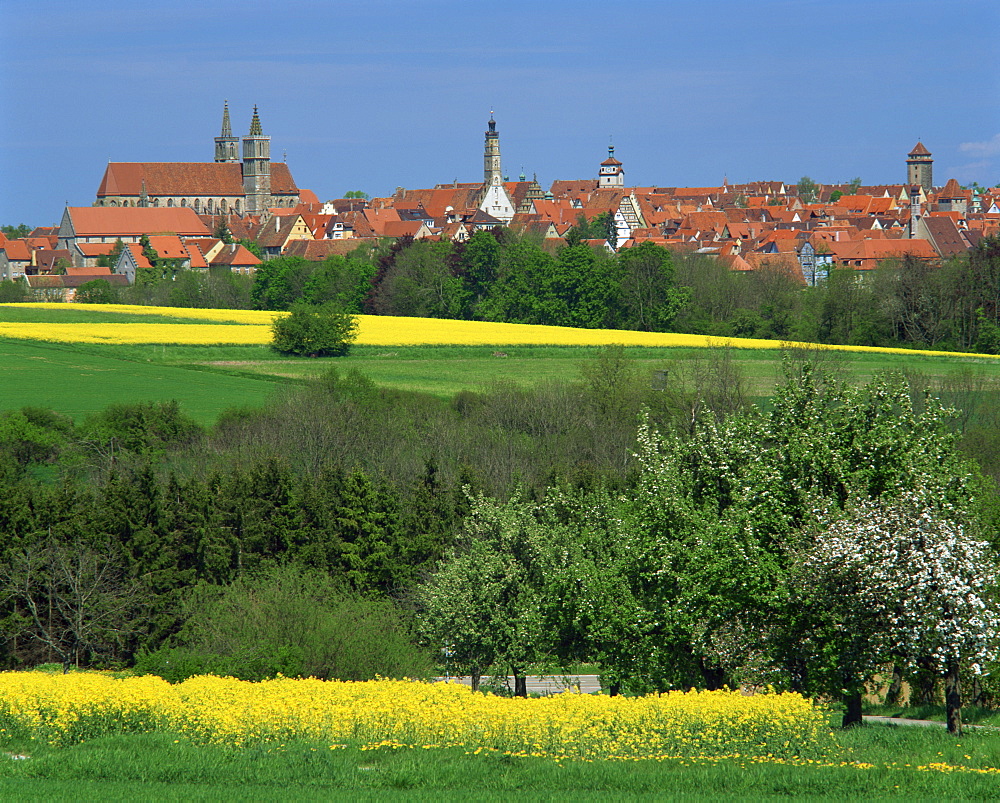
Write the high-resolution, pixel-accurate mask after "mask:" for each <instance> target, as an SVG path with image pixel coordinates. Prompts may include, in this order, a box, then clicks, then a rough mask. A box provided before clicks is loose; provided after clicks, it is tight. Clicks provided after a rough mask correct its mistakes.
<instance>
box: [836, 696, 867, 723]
mask: <svg viewBox="0 0 1000 803" xmlns="http://www.w3.org/2000/svg"><path fill="white" fill-rule="evenodd" d="M862 722H863V720H862V718H861V693H860V692H859V693H858V694H850V695H848V696H847V699H845V700H844V719H843V721H842V722H841V723H840V726H841V727H842V728H853V727H854V726H855V725H860V724H861V723H862Z"/></svg>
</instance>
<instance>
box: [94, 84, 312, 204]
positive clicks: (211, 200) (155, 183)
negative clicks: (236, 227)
mask: <svg viewBox="0 0 1000 803" xmlns="http://www.w3.org/2000/svg"><path fill="white" fill-rule="evenodd" d="M239 147H240V139H239V137H234V136H233V131H232V125H231V123H230V120H229V104H228V102H227V103H226V104H224V106H223V111H222V133H221V135H220V136H218V137H216V138H215V161H214V162H109V163H108V167H107V169H106V170H105V171H104V178H103V179H102V180H101V186H100V187H99V188H98V190H97V200H96V201H95V202H94V206H122V207H124V206H128V207H133V206H135V207H189V208H191V209H193V210H194V211H195V213H197V214H201V215H214V214H231V213H235V214H238V215H243V214H251V215H262V216H264V217H266V216H267V214H268V210H269V209H272V208H274V207H284V208H291V207H294V206H297V205H298V203H299V188H298V187H297V186H296V185H295V180H294V179H293V178H292V174H291V172H290V171H289V169H288V165H286V164H285V163H284V162H274V163H272V162H271V138H270V137H269V136H267V135H265V134H264V131H263V128H262V127H261V124H260V117H259V116H258V114H257V107H256V106H254V110H253V118H252V119H251V121H250V132H249V133H248V134H247V135H246V136H244V137H243V159H242V161H240V156H239Z"/></svg>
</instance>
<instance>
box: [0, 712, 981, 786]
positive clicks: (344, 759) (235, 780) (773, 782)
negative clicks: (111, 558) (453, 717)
mask: <svg viewBox="0 0 1000 803" xmlns="http://www.w3.org/2000/svg"><path fill="white" fill-rule="evenodd" d="M838 738H839V740H840V742H841V745H842V749H843V756H842V759H843V760H844V761H846V762H849V763H848V764H846V765H842V764H841V762H840V760H835V761H831V762H827V763H826V764H824V765H805V766H792V765H787V764H781V763H755V762H748V761H740V760H738V759H726V760H721V761H719V760H712V761H697V760H694V761H692V760H690V759H688V760H684V761H681V760H676V761H664V762H654V761H640V762H617V761H594V762H577V761H564V762H555V761H551V760H546V759H537V758H523V757H514V756H507V755H503V754H495V753H494V754H489V753H487V754H481V755H478V756H476V755H469V754H467V752H466V751H465V750H462V749H458V748H449V749H419V748H418V749H408V748H403V749H389V748H382V749H375V750H362V749H359V746H358V745H353V746H348V747H347V748H346V749H335V750H331V749H330V747H329V745H326V744H313V743H308V742H292V743H287V744H280V745H278V744H273V745H267V746H256V747H248V748H242V749H232V748H225V747H212V746H199V745H195V744H192V743H191V742H189V741H187V740H184V739H177V738H176V737H174V736H172V735H170V734H162V733H160V734H149V735H135V736H111V737H104V738H100V739H95V740H93V741H91V742H86V743H83V744H79V745H76V746H73V747H67V748H53V747H49V746H46V745H39V744H34V743H27V744H25V743H23V742H22V743H16V742H11V741H7V742H6V743H3V751H4V752H5V753H7V754H14V755H28V756H30V758H27V759H23V760H21V759H18V760H15V759H10V760H6V761H5V760H2V759H3V758H4V755H3V754H2V753H0V782H2V787H3V789H4V795H5V797H7V798H8V799H19V800H54V799H60V800H62V799H65V800H98V799H100V800H136V799H140V800H146V799H149V800H153V799H156V800H246V799H253V800H288V799H293V798H294V799H296V800H329V799H340V798H342V799H347V798H356V797H358V796H363V797H366V798H376V797H377V798H383V797H390V796H391V797H393V798H402V799H415V800H416V799H431V798H433V799H435V800H496V799H512V798H514V797H516V798H517V799H519V800H521V799H524V800H543V799H544V800H608V799H611V800H614V799H625V798H628V799H635V798H640V799H641V798H648V799H654V798H655V799H657V800H670V799H684V800H690V799H694V800H717V799H720V798H737V799H750V798H752V799H755V800H761V799H764V800H766V799H776V798H785V799H787V798H788V797H790V796H794V797H796V798H805V799H862V798H865V799H870V798H872V797H877V798H880V799H890V800H891V799H900V800H901V799H905V798H911V799H912V798H914V797H915V798H917V799H932V798H933V799H954V800H959V799H987V798H993V797H996V796H997V795H998V786H997V783H998V778H997V776H996V775H995V774H990V775H983V774H977V773H971V772H963V771H958V772H955V771H950V772H949V771H933V770H931V771H928V770H920V769H917V767H918V766H925V767H927V766H929V765H932V764H941V765H950V766H951V767H956V766H961V767H992V766H996V764H997V756H998V755H1000V736H987V735H980V734H970V735H968V736H965V737H962V738H961V739H957V740H956V739H954V738H952V737H949V736H948V735H947V734H946V733H944V732H943V730H942V731H941V732H938V731H930V730H928V729H924V728H891V727H881V726H866V727H863V728H858V729H855V730H853V731H850V732H847V733H841V734H838Z"/></svg>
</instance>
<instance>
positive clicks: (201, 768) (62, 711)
mask: <svg viewBox="0 0 1000 803" xmlns="http://www.w3.org/2000/svg"><path fill="white" fill-rule="evenodd" d="M831 715H832V712H830V711H828V710H824V709H822V708H819V707H815V706H813V705H812V704H810V703H809V702H808V701H807V700H804V699H803V698H801V697H798V696H797V695H792V694H762V695H756V696H749V697H747V696H744V695H742V694H740V693H738V692H726V691H722V692H689V693H683V692H670V693H668V694H665V695H662V696H653V697H643V698H633V699H629V698H621V697H618V698H609V697H605V696H589V695H579V694H573V693H566V694H562V695H558V696H556V697H547V698H538V699H526V700H522V699H505V698H497V697H492V696H487V695H481V694H475V693H473V692H471V691H470V690H468V689H467V688H465V687H458V686H453V685H446V684H427V683H421V682H411V681H371V682H367V683H351V684H345V683H338V682H322V681H315V680H290V679H285V678H279V679H278V680H275V681H266V682H264V683H256V684H254V683H244V682H241V681H235V680H232V679H223V678H212V677H201V678H191V679H190V680H188V681H185V682H184V683H181V684H177V685H175V686H171V685H169V684H167V683H165V682H164V681H161V680H159V679H158V678H151V677H135V678H123V679H113V678H111V677H108V676H102V675H97V674H94V673H80V674H71V675H66V676H61V675H54V676H53V675H45V674H43V673H37V672H36V673H5V674H3V675H0V747H2V750H3V752H2V753H0V759H2V758H4V757H6V758H7V759H8V760H0V779H2V783H3V788H4V790H5V791H6V792H7V793H8V794H10V795H12V796H17V797H18V798H19V799H43V798H47V799H56V798H63V797H68V798H72V799H98V798H100V799H104V800H107V799H135V798H136V797H137V796H138V797H141V798H146V797H149V798H152V797H154V796H155V797H156V798H158V799H161V798H162V799H168V800H175V799H196V800H199V799H204V800H208V799H221V800H231V799H232V800H234V799H247V798H252V799H266V800H270V799H275V800H277V799H288V797H289V796H294V797H295V798H296V799H299V798H302V799H321V798H326V799H329V798H330V797H339V796H345V797H346V796H349V795H357V794H362V793H365V794H369V795H371V794H378V795H380V796H385V795H392V796H393V797H396V796H399V797H404V798H407V797H413V798H425V797H429V796H433V797H435V798H444V799H459V798H461V799H496V798H497V797H511V796H514V795H516V796H517V797H518V798H527V799H534V798H539V799H541V798H544V799H581V798H582V799H598V798H600V799H608V798H609V797H610V798H612V799H615V798H619V799H620V798H623V797H629V798H633V797H650V798H653V797H655V798H657V799H675V798H677V799H679V798H684V799H690V798H694V799H713V798H715V799H717V798H718V797H720V796H727V797H753V798H755V799H767V798H770V797H772V796H775V797H777V796H784V797H787V796H791V795H794V796H796V797H807V798H839V799H844V798H846V799H852V798H862V797H868V798H870V797H879V798H887V799H902V798H904V797H913V796H917V797H919V798H922V799H925V798H926V799H929V798H937V799H943V798H947V799H963V798H969V799H985V798H988V797H993V796H995V795H996V791H995V790H996V784H997V780H998V779H997V775H998V774H1000V769H998V768H997V756H998V754H1000V753H998V747H1000V736H997V735H995V734H991V733H985V732H978V733H970V734H967V735H965V736H963V737H962V738H960V739H955V738H953V737H949V736H947V735H946V734H945V733H944V732H943V730H942V731H938V730H928V729H924V728H890V727H881V726H870V727H863V728H858V729H855V730H853V731H849V732H837V731H834V730H833V729H832V728H831V727H829V722H830V717H831Z"/></svg>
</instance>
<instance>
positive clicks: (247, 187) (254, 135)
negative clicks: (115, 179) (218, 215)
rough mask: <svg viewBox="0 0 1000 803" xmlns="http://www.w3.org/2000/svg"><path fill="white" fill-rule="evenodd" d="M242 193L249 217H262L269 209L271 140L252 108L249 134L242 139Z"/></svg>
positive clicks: (254, 108) (255, 109)
mask: <svg viewBox="0 0 1000 803" xmlns="http://www.w3.org/2000/svg"><path fill="white" fill-rule="evenodd" d="M243 191H244V192H245V193H246V203H247V209H246V211H247V212H249V213H250V214H251V215H262V214H265V213H266V212H267V210H268V209H269V208H270V207H271V138H270V137H269V136H265V134H264V130H263V129H262V128H261V125H260V118H259V117H258V116H257V107H256V106H254V107H253V119H252V120H251V121H250V133H249V134H247V135H246V136H245V137H243Z"/></svg>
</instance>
